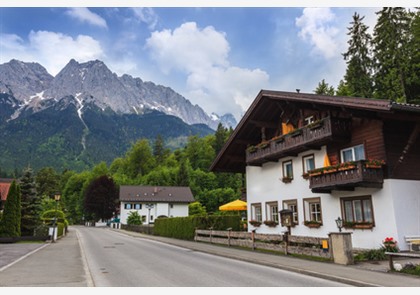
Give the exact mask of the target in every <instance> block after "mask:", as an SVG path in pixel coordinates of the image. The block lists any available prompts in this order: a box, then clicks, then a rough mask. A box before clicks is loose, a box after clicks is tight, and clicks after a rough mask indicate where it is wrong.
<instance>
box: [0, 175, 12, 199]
mask: <svg viewBox="0 0 420 295" xmlns="http://www.w3.org/2000/svg"><path fill="white" fill-rule="evenodd" d="M12 181H13V179H7V178H0V197H1V200H2V201H6V199H7V195H8V193H9V188H10V185H11V183H12Z"/></svg>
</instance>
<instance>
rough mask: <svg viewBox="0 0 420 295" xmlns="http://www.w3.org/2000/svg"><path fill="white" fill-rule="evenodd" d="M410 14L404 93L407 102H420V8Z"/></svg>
mask: <svg viewBox="0 0 420 295" xmlns="http://www.w3.org/2000/svg"><path fill="white" fill-rule="evenodd" d="M412 15H413V17H412V22H411V30H410V32H411V38H410V42H409V50H408V51H409V52H410V54H411V55H410V61H409V63H408V64H409V75H408V76H407V87H406V94H407V102H408V103H413V104H420V50H419V48H420V10H418V11H417V12H416V13H413V14H412Z"/></svg>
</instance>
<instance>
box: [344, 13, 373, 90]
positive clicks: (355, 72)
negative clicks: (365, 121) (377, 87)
mask: <svg viewBox="0 0 420 295" xmlns="http://www.w3.org/2000/svg"><path fill="white" fill-rule="evenodd" d="M363 19H364V17H360V15H359V14H357V13H355V14H354V15H353V21H352V22H351V23H350V24H352V26H351V27H350V28H348V30H349V32H348V34H347V35H349V36H350V40H349V41H348V42H347V43H348V44H349V48H348V50H347V52H346V53H344V54H343V57H344V60H346V62H347V70H346V74H345V76H344V79H345V81H346V83H345V84H346V86H347V91H349V96H356V97H372V94H373V85H372V77H371V72H372V59H371V54H370V49H369V48H370V42H371V39H372V37H371V36H370V35H369V34H368V33H367V30H368V27H367V26H366V25H365V24H363ZM342 90H343V89H341V91H342Z"/></svg>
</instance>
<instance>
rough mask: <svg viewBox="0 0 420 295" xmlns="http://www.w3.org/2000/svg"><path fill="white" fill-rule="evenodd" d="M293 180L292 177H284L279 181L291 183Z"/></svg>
mask: <svg viewBox="0 0 420 295" xmlns="http://www.w3.org/2000/svg"><path fill="white" fill-rule="evenodd" d="M292 180H293V177H289V176H285V177H283V178H282V179H281V181H283V182H284V183H291V182H292Z"/></svg>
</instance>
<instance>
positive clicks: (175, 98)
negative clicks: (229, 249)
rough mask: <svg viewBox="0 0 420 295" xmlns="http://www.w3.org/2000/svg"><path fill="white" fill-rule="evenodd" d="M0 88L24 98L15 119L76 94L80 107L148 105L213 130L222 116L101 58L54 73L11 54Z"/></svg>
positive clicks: (133, 110)
mask: <svg viewBox="0 0 420 295" xmlns="http://www.w3.org/2000/svg"><path fill="white" fill-rule="evenodd" d="M0 92H1V93H7V94H9V95H11V96H13V97H15V98H16V99H17V100H18V101H19V102H20V108H19V109H18V110H17V113H15V114H14V115H13V117H12V119H14V118H16V117H18V116H19V112H20V111H21V110H22V109H24V108H31V109H33V111H34V112H37V111H40V110H42V106H43V105H44V103H41V102H43V101H49V100H52V101H56V100H58V99H60V98H62V97H65V96H73V97H75V98H76V99H77V101H78V102H79V106H80V110H81V111H82V110H83V105H84V104H85V103H93V104H95V105H97V106H98V107H99V108H101V109H106V108H110V109H111V110H113V111H115V112H116V113H119V114H143V113H144V112H145V111H147V110H157V111H160V112H163V113H165V114H168V115H173V116H176V117H179V118H180V119H182V120H183V121H184V122H185V123H187V124H190V125H191V124H205V125H207V126H209V127H210V128H212V129H214V130H215V129H216V128H217V125H218V124H219V123H220V122H222V121H221V120H220V119H219V118H218V116H217V117H215V116H209V115H207V114H206V113H205V112H204V110H203V109H201V107H199V106H198V105H192V104H191V102H190V101H189V100H187V99H186V98H184V97H183V96H181V95H180V94H178V93H176V92H175V91H173V90H172V89H171V88H169V87H164V86H161V85H156V84H154V83H152V82H143V81H142V80H141V79H140V78H133V77H132V76H130V75H123V76H121V77H118V76H117V75H116V74H115V73H113V72H111V71H110V70H109V69H108V68H107V66H106V65H105V64H104V63H103V62H102V61H99V60H95V61H89V62H86V63H78V62H77V61H75V60H74V59H72V60H70V62H69V63H68V64H67V65H66V66H65V67H64V68H63V69H62V70H61V71H60V72H59V73H58V74H57V75H56V76H55V77H52V76H51V75H50V74H48V72H47V71H46V69H45V68H43V67H42V66H41V65H39V64H37V63H24V62H21V61H17V60H11V61H10V62H8V63H5V64H2V65H0ZM227 116H229V114H228V115H227ZM230 116H231V115H230ZM232 118H233V117H232ZM222 123H225V124H231V125H226V126H232V127H234V126H235V125H236V122H235V121H231V120H229V121H227V122H222Z"/></svg>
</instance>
